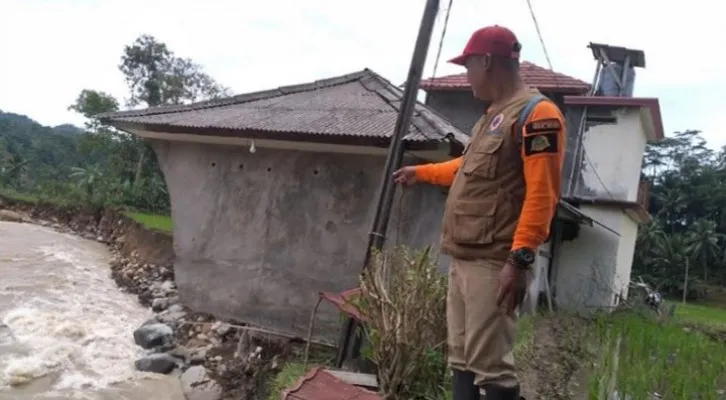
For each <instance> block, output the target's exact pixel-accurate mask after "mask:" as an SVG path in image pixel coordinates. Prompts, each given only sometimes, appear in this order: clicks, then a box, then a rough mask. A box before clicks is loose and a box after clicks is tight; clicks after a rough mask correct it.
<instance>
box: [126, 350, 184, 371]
mask: <svg viewBox="0 0 726 400" xmlns="http://www.w3.org/2000/svg"><path fill="white" fill-rule="evenodd" d="M177 364H178V360H177V359H176V358H175V357H173V356H171V355H169V354H166V353H156V354H149V355H148V356H145V357H142V358H139V359H138V360H136V362H135V363H134V366H135V367H136V369H137V370H139V371H142V372H154V373H157V374H168V373H170V372H171V371H173V370H174V368H176V367H177Z"/></svg>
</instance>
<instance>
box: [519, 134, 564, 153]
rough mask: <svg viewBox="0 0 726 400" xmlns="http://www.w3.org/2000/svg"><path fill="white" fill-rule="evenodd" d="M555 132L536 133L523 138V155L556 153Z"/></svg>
mask: <svg viewBox="0 0 726 400" xmlns="http://www.w3.org/2000/svg"><path fill="white" fill-rule="evenodd" d="M558 147H559V146H558V143H557V132H547V133H538V134H536V135H530V136H525V137H524V155H525V156H531V155H534V154H540V153H557V150H558Z"/></svg>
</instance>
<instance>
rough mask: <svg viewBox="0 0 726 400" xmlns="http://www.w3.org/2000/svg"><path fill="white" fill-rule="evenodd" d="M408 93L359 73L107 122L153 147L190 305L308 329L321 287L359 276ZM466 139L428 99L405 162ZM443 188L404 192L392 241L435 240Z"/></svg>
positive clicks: (332, 314)
mask: <svg viewBox="0 0 726 400" xmlns="http://www.w3.org/2000/svg"><path fill="white" fill-rule="evenodd" d="M402 96H403V91H402V90H401V89H400V88H398V87H396V86H395V85H393V84H391V83H390V82H389V81H387V80H386V79H384V78H382V77H381V76H380V75H378V74H376V73H375V72H373V71H370V70H363V71H359V72H355V73H352V74H348V75H344V76H338V77H333V78H328V79H323V80H319V81H315V82H310V83H304V84H299V85H294V86H286V87H280V88H276V89H272V90H267V91H262V92H255V93H248V94H243V95H239V96H234V97H229V98H224V99H217V100H210V101H205V102H199V103H194V104H190V105H176V106H166V107H158V108H151V109H145V110H132V111H123V112H117V113H111V114H103V115H99V116H98V118H99V119H100V120H101V121H102V122H104V123H106V124H108V125H112V126H114V127H116V128H118V129H121V130H123V131H126V132H129V133H131V134H134V135H136V136H138V137H141V138H144V139H147V140H149V141H150V143H151V144H152V146H153V148H154V151H155V153H156V155H157V157H158V159H159V164H160V166H161V169H162V171H163V173H164V177H165V180H166V183H167V186H168V190H169V195H170V198H171V213H172V219H173V220H174V232H173V233H174V250H175V253H176V260H175V266H174V268H175V279H176V283H177V286H178V287H179V292H180V296H181V300H182V301H183V302H184V304H185V305H187V306H189V307H191V308H192V309H195V310H198V311H202V312H209V313H212V314H215V315H218V316H220V317H224V318H228V319H233V320H239V321H244V322H245V323H250V324H253V325H258V326H264V327H265V328H266V329H269V330H273V331H278V332H281V333H285V334H288V335H299V336H305V335H306V332H307V329H308V323H309V318H310V310H311V307H312V306H313V305H314V304H315V301H316V300H317V296H318V293H319V292H320V291H333V292H337V291H343V290H345V289H349V288H351V287H354V286H357V283H358V282H357V281H358V275H359V272H360V269H361V262H362V261H363V256H364V253H365V247H366V246H367V238H368V232H369V230H370V227H371V221H372V220H373V215H374V213H375V207H376V194H377V193H376V192H377V190H378V188H379V185H380V180H381V175H382V173H383V168H384V164H385V159H386V154H387V151H388V146H389V143H390V139H391V135H392V133H393V130H394V125H395V122H396V119H397V115H398V109H399V107H400V104H401V100H402ZM467 140H468V137H467V135H465V134H464V133H462V132H461V131H460V130H458V129H457V128H456V127H455V126H453V125H452V124H451V123H450V122H449V121H447V120H446V119H445V118H443V117H442V116H440V115H439V114H438V113H436V112H434V111H432V110H431V109H429V108H428V107H426V106H425V105H424V104H421V103H419V104H417V105H416V106H415V110H414V115H413V117H412V123H411V125H410V127H409V130H408V133H407V134H406V136H405V137H404V144H405V148H406V154H407V162H412V163H413V162H416V163H418V162H432V161H440V160H444V159H448V158H449V157H451V155H452V154H453V155H456V154H460V153H461V151H462V149H463V146H464V144H465V143H466V141H467ZM399 194H400V191H399ZM445 198H446V195H445V194H444V193H443V192H442V190H441V189H440V188H435V187H429V186H420V187H416V188H411V189H409V190H406V191H405V193H404V194H403V195H402V196H400V197H399V198H398V199H397V200H396V202H395V207H396V209H398V210H405V212H394V213H393V219H392V220H391V223H390V227H391V229H390V232H389V237H388V242H389V243H392V244H395V243H401V244H409V245H413V246H425V245H429V244H431V243H437V242H438V238H439V224H440V220H441V216H442V211H443V204H444V201H445ZM318 315H319V322H318V323H317V324H316V325H317V326H318V328H317V329H316V332H318V333H320V335H322V336H324V337H326V338H327V339H329V340H331V341H334V339H335V336H336V334H337V332H338V330H339V323H340V319H339V315H338V313H337V311H336V310H335V308H334V307H333V306H332V305H331V306H330V307H329V308H325V307H322V308H321V310H320V311H319V313H318ZM321 339H324V338H322V337H321Z"/></svg>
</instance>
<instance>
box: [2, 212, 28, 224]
mask: <svg viewBox="0 0 726 400" xmlns="http://www.w3.org/2000/svg"><path fill="white" fill-rule="evenodd" d="M24 220H25V219H24V218H23V216H22V214H20V213H16V212H15V211H10V210H0V221H8V222H23V221H24Z"/></svg>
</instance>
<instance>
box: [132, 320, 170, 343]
mask: <svg viewBox="0 0 726 400" xmlns="http://www.w3.org/2000/svg"><path fill="white" fill-rule="evenodd" d="M173 337H174V331H173V330H172V329H171V328H170V327H169V325H166V324H162V323H150V324H148V325H142V326H141V327H140V328H138V329H136V330H135V331H134V342H136V344H137V345H139V346H141V347H142V348H144V349H153V348H154V347H161V346H166V345H168V344H170V343H171V342H172V339H173Z"/></svg>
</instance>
